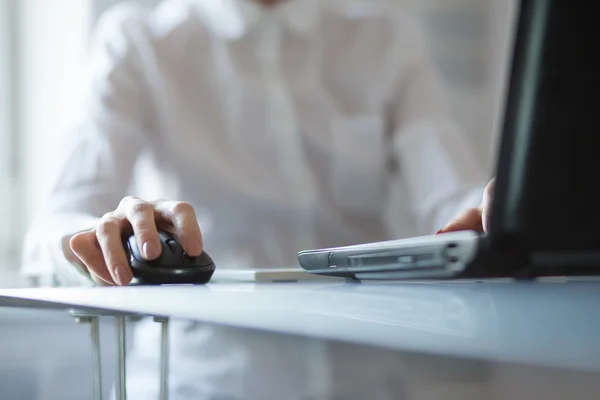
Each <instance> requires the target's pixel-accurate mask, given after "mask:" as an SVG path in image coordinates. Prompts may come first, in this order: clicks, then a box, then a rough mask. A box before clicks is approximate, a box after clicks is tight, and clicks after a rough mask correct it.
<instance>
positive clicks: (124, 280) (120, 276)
mask: <svg viewBox="0 0 600 400" xmlns="http://www.w3.org/2000/svg"><path fill="white" fill-rule="evenodd" d="M115 278H116V280H117V284H119V285H121V286H123V285H127V284H128V283H129V282H130V281H131V275H130V274H129V273H128V272H127V270H126V269H125V268H123V267H116V268H115Z"/></svg>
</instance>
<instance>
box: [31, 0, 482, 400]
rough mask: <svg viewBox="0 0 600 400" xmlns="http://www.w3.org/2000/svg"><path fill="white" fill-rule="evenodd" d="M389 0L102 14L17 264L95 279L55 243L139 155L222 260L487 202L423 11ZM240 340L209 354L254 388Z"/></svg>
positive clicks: (267, 258)
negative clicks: (53, 174) (439, 72)
mask: <svg viewBox="0 0 600 400" xmlns="http://www.w3.org/2000/svg"><path fill="white" fill-rule="evenodd" d="M395 3H397V2H395V1H392V2H386V1H383V0H382V1H358V0H357V1H352V0H328V1H324V0H292V1H287V2H285V3H282V4H281V5H279V6H277V7H274V8H272V9H266V8H263V7H261V6H258V5H257V4H255V3H253V2H251V1H248V0H169V1H165V2H163V3H162V4H161V5H160V6H158V7H157V8H156V9H154V10H152V12H147V11H145V10H143V9H141V8H139V7H136V6H131V5H126V6H119V7H117V8H115V9H113V10H112V11H111V12H109V13H108V14H106V15H105V16H104V17H103V18H102V20H101V21H100V22H99V25H98V28H97V30H96V32H95V35H94V37H93V40H92V41H91V53H90V62H89V66H90V68H89V70H88V71H89V74H88V75H87V80H86V82H85V85H84V86H83V87H84V94H83V96H82V101H81V103H80V104H81V110H80V111H81V113H80V114H79V115H78V119H77V121H78V124H77V129H75V130H74V131H73V132H72V134H71V135H69V136H68V141H67V143H68V145H67V146H65V147H63V151H64V153H62V154H59V156H58V157H57V159H58V160H59V161H60V162H61V165H60V168H59V173H58V174H57V179H56V181H55V182H54V185H53V190H52V192H51V196H50V198H49V200H48V201H47V204H46V208H45V209H44V210H41V212H40V215H39V216H38V218H37V219H36V222H35V223H34V225H33V226H32V227H31V230H30V232H29V235H28V237H27V243H26V246H25V248H26V249H27V253H26V254H25V259H24V267H23V271H24V273H25V274H27V275H34V276H39V277H51V278H52V282H53V283H59V284H90V281H89V280H88V279H86V278H85V275H84V274H80V273H78V270H77V268H76V267H74V266H73V265H72V264H70V263H69V262H68V261H66V260H65V259H64V256H63V254H62V247H61V246H62V244H63V238H64V237H68V236H69V235H71V234H73V233H75V232H78V231H81V230H84V229H90V228H92V227H93V226H94V224H95V222H96V221H97V219H98V218H99V217H101V216H102V215H103V214H104V213H106V212H108V211H110V210H113V209H115V208H116V206H117V205H118V203H119V201H120V199H121V198H123V197H124V196H126V195H128V194H130V190H131V185H130V184H131V179H132V176H133V172H134V170H135V165H136V161H137V160H138V159H139V156H140V155H141V154H143V153H149V154H151V155H152V159H153V161H154V163H155V165H156V166H157V167H158V168H159V169H160V170H161V171H162V172H163V173H164V176H166V177H168V185H167V187H168V196H169V197H170V198H173V199H178V200H183V201H187V202H189V203H191V204H192V205H193V206H194V207H195V208H196V210H197V214H198V216H199V220H200V224H201V229H202V231H203V237H204V244H205V248H206V250H207V252H208V253H209V254H211V256H212V257H213V258H214V259H215V263H216V265H217V268H227V267H229V266H232V265H233V266H236V267H238V268H239V267H246V266H248V267H251V266H282V265H290V264H296V259H295V256H296V253H297V251H298V250H300V249H304V248H313V247H322V246H334V245H344V244H352V243H359V242H364V241H373V240H384V239H389V238H401V237H408V236H416V235H421V234H427V233H432V232H434V231H435V230H437V229H439V228H441V227H443V226H444V225H445V224H446V223H447V222H448V221H449V220H450V219H451V218H452V217H453V216H454V215H455V214H456V213H457V212H458V211H460V210H462V209H464V208H465V207H467V206H475V205H477V204H479V202H480V200H481V192H482V188H483V185H484V184H485V183H486V180H487V179H486V177H485V176H484V175H483V174H482V172H481V167H480V166H478V165H476V164H475V162H474V161H473V155H472V154H471V150H470V148H469V146H468V143H466V142H465V138H464V137H463V135H462V132H461V131H460V130H459V129H457V127H456V125H455V124H454V123H453V121H452V120H451V118H450V116H449V113H448V110H447V108H446V104H445V103H444V100H443V95H442V93H441V89H440V87H441V86H440V84H439V82H438V79H437V77H436V76H435V68H434V66H433V65H432V63H431V60H430V58H429V55H428V53H427V51H426V48H425V46H424V40H423V37H422V35H421V33H420V31H419V26H418V24H417V23H416V22H415V21H414V20H413V19H412V18H411V16H410V15H408V14H406V13H405V12H404V11H403V10H402V9H399V8H398V7H397V5H396V4H395ZM176 326H177V325H176V324H175V325H174V327H173V329H175V330H177V328H176ZM215 329H217V328H216V327H205V328H204V331H203V333H202V334H196V336H195V337H194V338H191V339H190V338H189V337H188V338H187V339H185V338H184V339H177V340H178V343H186V342H189V341H190V340H191V341H192V343H193V344H192V345H190V346H191V347H187V348H185V346H184V348H185V350H181V353H180V354H179V355H180V356H181V357H185V355H188V356H189V357H192V358H193V359H194V360H198V359H202V357H203V355H206V354H205V353H203V351H202V350H201V349H203V348H204V347H205V344H206V343H205V340H211V339H210V338H214V335H213V334H209V333H208V332H209V331H211V332H212V330H215ZM178 332H179V331H178ZM179 333H181V332H179ZM176 335H177V333H174V336H176ZM234 336H235V335H233V334H231V335H229V334H228V335H223V336H222V339H221V342H220V343H221V344H222V347H223V351H222V352H221V353H219V359H220V360H221V361H223V360H227V359H229V360H230V361H231V362H225V361H223V362H224V364H223V365H225V366H227V365H229V366H231V365H233V364H236V363H237V364H236V366H235V368H233V369H231V368H225V367H223V368H222V371H221V370H219V371H220V372H219V374H220V375H219V379H225V380H226V381H228V382H237V383H236V384H232V385H231V387H237V386H236V385H238V384H239V385H241V386H239V387H237V389H235V390H239V391H242V392H240V393H250V392H248V390H249V389H248V387H245V386H244V382H246V383H248V382H249V381H247V380H245V379H247V378H242V376H245V375H243V374H244V373H246V372H247V370H248V368H247V367H248V366H251V365H254V364H256V363H257V360H258V358H256V357H259V356H256V354H255V353H252V352H251V351H248V352H247V353H245V354H246V356H245V358H244V357H242V358H239V357H238V356H237V355H236V354H237V353H235V352H234V350H235V349H238V350H239V347H240V346H241V344H240V343H239V342H236V340H235V339H234V338H233V337H234ZM174 340H175V339H174ZM242 342H243V340H242ZM273 342H276V339H273ZM182 346H183V345H182ZM203 346H204V347H203ZM274 346H275V345H274ZM299 346H301V345H299ZM192 348H193V349H196V350H195V351H194V350H190V349H192ZM225 349H229V350H230V351H226V350H225ZM174 351H176V350H174ZM298 352H299V354H304V353H305V352H304V351H303V350H302V348H301V347H299V348H298ZM142 353H143V351H142ZM142 353H140V354H142ZM251 354H254V356H252V355H251ZM261 354H263V355H264V351H262V353H261ZM307 354H308V353H307ZM191 355H193V356H191ZM211 357H214V355H211ZM228 357H229V358H228ZM253 357H254V358H253ZM260 357H262V356H260ZM260 357H259V358H260ZM261 360H262V358H261ZM213 361H214V360H213ZM232 363H233V364H232ZM239 363H242V364H243V365H241V364H240V365H238V364H239ZM267 364H269V363H267ZM267 364H265V365H267ZM211 371H213V372H211V374H214V373H215V372H214V370H211ZM173 373H174V374H175V372H173ZM257 373H258V372H257ZM194 374H200V375H202V372H199V370H194ZM236 374H237V375H236ZM194 376H196V375H194ZM213 378H214V377H213ZM194 379H197V380H199V381H202V379H201V378H198V377H196V378H194ZM211 379H212V378H211ZM214 379H216V378H214ZM132 380H135V379H134V378H132ZM206 387H207V386H206V385H205V386H204V388H206ZM244 388H245V389H244ZM215 390H216V389H215ZM219 390H221V389H219ZM232 390H233V389H232ZM243 390H246V392H243ZM300 392H301V390H299V392H298V393H300ZM252 393H254V392H252ZM226 395H232V396H233V394H231V393H229V394H226ZM299 396H300V397H299V398H302V396H301V395H300V394H299ZM141 398H148V397H143V396H141ZM194 398H195V397H194ZM252 398H261V399H267V398H278V397H276V396H273V397H270V396H269V395H267V394H265V393H261V392H260V391H258V392H256V396H255V397H252ZM279 398H282V397H279ZM288 398H291V397H288Z"/></svg>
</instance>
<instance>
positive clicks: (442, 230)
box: [435, 228, 444, 235]
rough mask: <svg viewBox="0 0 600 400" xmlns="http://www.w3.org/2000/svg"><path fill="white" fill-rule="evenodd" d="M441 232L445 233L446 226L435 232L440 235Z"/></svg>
mask: <svg viewBox="0 0 600 400" xmlns="http://www.w3.org/2000/svg"><path fill="white" fill-rule="evenodd" d="M440 233H444V228H442V229H440V230H439V231H437V232H436V233H435V234H436V235H439V234H440Z"/></svg>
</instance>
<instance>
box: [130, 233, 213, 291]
mask: <svg viewBox="0 0 600 400" xmlns="http://www.w3.org/2000/svg"><path fill="white" fill-rule="evenodd" d="M158 235H159V237H160V244H161V247H162V252H161V255H160V257H159V258H157V259H155V260H146V259H144V258H143V257H142V254H141V252H140V248H139V246H138V243H137V240H136V238H135V236H134V235H131V236H129V237H128V238H127V239H126V240H125V241H124V243H123V244H124V247H125V251H126V253H127V257H128V259H129V266H130V267H131V271H132V272H133V280H132V282H131V284H132V285H164V284H205V283H207V282H208V281H209V280H210V278H211V277H212V275H213V272H214V271H215V264H214V262H213V260H212V258H210V256H209V255H208V254H207V253H206V252H202V254H200V255H199V256H197V257H190V256H188V255H187V254H185V252H184V251H183V247H181V245H180V244H179V242H177V240H176V239H175V237H174V236H172V235H171V234H170V233H167V232H162V231H161V232H158Z"/></svg>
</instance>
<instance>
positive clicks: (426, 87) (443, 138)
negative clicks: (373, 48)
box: [386, 23, 487, 234]
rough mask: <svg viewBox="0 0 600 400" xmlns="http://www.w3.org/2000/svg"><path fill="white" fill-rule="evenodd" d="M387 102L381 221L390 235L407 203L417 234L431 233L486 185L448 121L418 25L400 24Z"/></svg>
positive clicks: (471, 203) (468, 149)
mask: <svg viewBox="0 0 600 400" xmlns="http://www.w3.org/2000/svg"><path fill="white" fill-rule="evenodd" d="M403 29H404V31H403V32H402V33H399V34H398V35H399V36H400V37H402V38H403V39H402V40H401V42H400V44H399V46H398V48H397V50H396V51H397V53H398V57H399V58H400V59H401V61H400V62H399V63H398V65H399V67H398V71H399V73H398V75H397V77H396V79H397V82H396V84H395V86H394V87H395V88H396V92H395V93H394V96H395V98H394V101H393V102H392V104H393V106H392V117H391V121H392V127H393V135H392V139H391V140H392V143H391V146H390V148H391V149H392V150H391V151H392V153H393V154H392V157H393V158H394V160H396V161H397V167H398V168H397V172H396V173H395V174H394V175H393V176H392V178H391V179H392V184H391V188H390V191H391V193H390V198H389V202H388V209H387V210H386V211H387V216H386V221H389V224H390V229H391V231H392V232H394V231H396V230H397V229H395V227H394V220H395V218H394V215H395V214H396V212H397V211H396V210H397V207H398V205H399V204H400V202H401V201H403V199H404V201H405V199H406V198H408V199H409V201H410V208H411V209H412V211H413V214H414V216H415V217H416V219H417V224H418V227H419V231H420V232H422V234H431V233H434V232H436V231H437V230H438V229H440V228H443V227H444V226H445V225H446V224H447V223H448V222H449V221H450V220H451V219H452V218H453V217H454V216H456V214H457V213H459V212H460V211H462V210H464V209H465V208H468V207H476V206H478V205H479V204H480V202H481V200H482V194H483V190H484V187H485V184H486V182H487V179H486V176H485V173H484V171H483V168H482V166H481V165H479V163H478V162H477V161H476V157H475V154H474V150H473V149H472V147H471V145H470V144H469V142H468V140H467V138H466V137H465V135H464V134H463V132H462V131H461V130H460V129H459V128H458V126H457V125H456V124H455V123H454V121H453V120H452V118H451V117H450V113H449V111H448V109H447V104H446V101H445V99H444V95H443V92H442V90H441V87H442V86H441V84H440V82H439V80H438V76H437V74H436V71H435V67H434V65H433V63H432V62H431V60H430V56H429V54H428V53H427V51H426V45H425V44H424V39H423V35H422V33H421V32H420V29H419V27H418V24H416V23H415V24H413V25H406V24H405V25H404V26H403Z"/></svg>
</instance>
